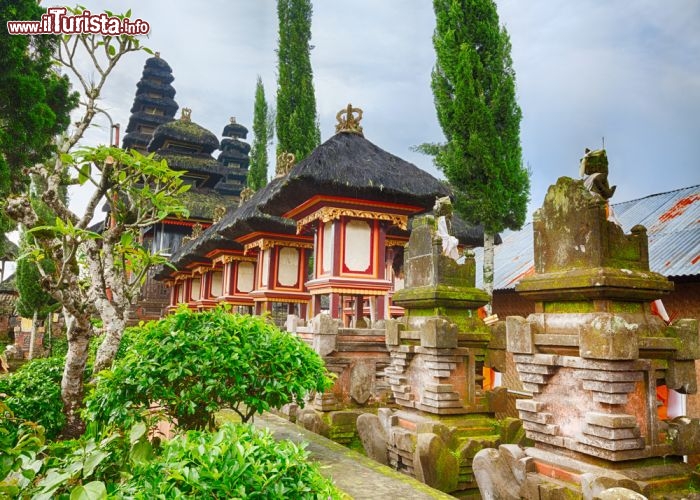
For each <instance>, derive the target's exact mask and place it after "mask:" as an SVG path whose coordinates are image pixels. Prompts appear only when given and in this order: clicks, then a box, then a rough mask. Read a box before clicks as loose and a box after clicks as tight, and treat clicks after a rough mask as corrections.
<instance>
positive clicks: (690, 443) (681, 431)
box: [668, 417, 700, 455]
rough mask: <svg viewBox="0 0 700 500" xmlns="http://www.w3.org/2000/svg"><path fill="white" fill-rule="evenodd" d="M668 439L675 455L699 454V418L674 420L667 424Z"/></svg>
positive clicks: (678, 418)
mask: <svg viewBox="0 0 700 500" xmlns="http://www.w3.org/2000/svg"><path fill="white" fill-rule="evenodd" d="M668 437H669V439H670V441H671V445H672V446H673V451H674V453H676V454H677V455H695V454H697V453H700V418H689V417H677V418H674V419H673V420H671V422H669V424H668Z"/></svg>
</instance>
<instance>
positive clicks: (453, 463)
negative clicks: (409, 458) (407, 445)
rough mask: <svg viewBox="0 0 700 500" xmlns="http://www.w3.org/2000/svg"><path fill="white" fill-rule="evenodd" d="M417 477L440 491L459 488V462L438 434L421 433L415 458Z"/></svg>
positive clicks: (414, 464)
mask: <svg viewBox="0 0 700 500" xmlns="http://www.w3.org/2000/svg"><path fill="white" fill-rule="evenodd" d="M413 466H414V468H415V472H416V479H418V480H419V481H422V482H424V483H425V484H427V485H428V486H432V487H433V488H435V489H438V490H440V491H445V492H450V491H454V490H456V489H457V484H458V479H459V462H457V458H456V457H455V456H454V455H453V454H452V453H451V452H450V449H449V448H448V447H447V445H445V442H444V441H443V440H442V439H441V438H440V436H438V435H437V434H432V433H424V434H419V435H418V439H417V442H416V451H415V453H414V458H413Z"/></svg>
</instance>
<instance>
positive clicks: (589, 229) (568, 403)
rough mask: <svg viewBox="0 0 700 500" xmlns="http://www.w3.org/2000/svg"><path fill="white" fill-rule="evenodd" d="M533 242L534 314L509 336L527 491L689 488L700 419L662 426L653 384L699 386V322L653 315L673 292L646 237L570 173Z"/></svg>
mask: <svg viewBox="0 0 700 500" xmlns="http://www.w3.org/2000/svg"><path fill="white" fill-rule="evenodd" d="M534 239H535V240H534V241H535V271H536V273H535V275H534V276H532V277H529V278H525V279H523V281H522V282H521V283H520V284H519V285H518V287H517V288H516V290H517V291H518V292H519V293H521V294H522V295H524V296H526V297H529V298H531V299H533V300H534V301H535V304H536V307H535V310H536V312H535V314H532V315H530V316H529V317H528V318H527V319H524V318H520V317H509V318H508V319H507V335H506V336H507V349H508V351H509V352H511V353H513V359H514V361H515V366H516V368H517V371H518V373H519V376H520V380H521V382H522V385H523V388H524V389H525V390H526V391H529V392H531V393H532V399H523V400H519V401H518V402H517V409H518V411H519V413H520V418H521V419H522V421H523V427H524V428H525V432H526V435H527V437H528V438H530V439H532V440H533V441H534V443H535V447H534V448H528V449H526V450H525V454H526V455H527V457H529V458H528V459H527V460H528V463H529V465H528V467H527V468H526V471H527V474H525V475H524V476H522V475H521V477H520V478H519V484H520V485H521V490H520V493H519V494H520V495H521V496H522V497H524V498H560V497H563V495H564V493H556V494H555V493H552V492H553V491H555V490H556V491H561V492H568V493H566V494H567V495H572V496H573V497H583V498H597V495H598V494H599V493H601V492H602V491H603V490H604V489H605V488H612V487H622V488H627V489H630V490H633V491H636V492H638V493H641V494H643V495H646V496H652V497H653V496H658V495H659V494H660V492H666V491H669V490H684V489H687V488H689V487H690V486H691V483H692V482H693V481H694V478H693V476H692V474H691V471H690V468H689V467H688V466H686V465H685V464H683V462H682V455H684V454H690V453H698V452H699V451H700V439H698V434H697V432H698V429H700V421H699V420H698V419H676V420H673V421H671V422H667V421H662V420H660V419H659V416H658V413H657V399H656V388H657V386H659V385H667V386H668V387H669V388H671V389H675V390H678V391H680V392H686V393H689V392H694V391H695V390H696V387H695V380H696V377H695V371H694V370H695V365H694V361H693V360H694V359H698V358H700V344H699V342H698V323H697V321H695V320H681V321H678V322H676V323H675V324H673V325H670V326H667V325H666V324H665V323H664V322H663V321H662V320H661V319H660V318H658V317H656V316H654V315H652V314H651V308H650V302H651V301H653V300H655V299H657V298H660V297H661V296H663V295H664V294H665V293H668V292H669V291H670V290H672V288H673V284H672V283H671V282H669V281H668V280H667V279H666V278H664V277H663V276H661V275H658V274H656V273H653V272H650V271H649V259H648V250H647V249H648V243H647V237H646V229H645V228H644V227H642V226H636V227H634V228H633V229H632V233H631V234H624V233H623V231H622V229H621V228H620V227H619V226H617V225H616V224H615V223H613V222H611V221H609V220H608V219H607V216H606V201H605V200H604V199H603V198H602V197H601V196H600V195H598V194H595V193H592V192H590V191H588V190H587V189H586V188H585V186H584V183H583V182H582V181H575V180H573V179H569V178H566V177H564V178H560V179H559V180H558V181H557V183H556V185H554V186H551V187H550V189H549V191H548V192H547V195H546V198H545V202H544V205H543V207H542V208H541V209H540V210H538V211H537V212H536V214H535V218H534ZM681 436H685V437H683V438H682V437H681ZM693 436H694V438H693ZM492 455H493V454H492ZM494 457H496V458H494ZM481 459H483V461H484V462H483V463H484V464H485V465H484V466H487V465H488V464H489V463H491V462H493V461H494V460H501V458H500V455H493V456H487V454H486V453H484V454H482V455H481V456H480V457H479V460H481ZM493 463H496V462H493ZM508 480H514V479H513V477H510V478H509V479H508ZM486 482H487V483H489V484H490V483H491V482H492V481H491V480H489V481H486ZM552 495H554V496H552ZM569 497H570V496H569ZM569 497H567V498H569ZM630 498H631V497H630Z"/></svg>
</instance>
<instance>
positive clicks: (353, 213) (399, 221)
mask: <svg viewBox="0 0 700 500" xmlns="http://www.w3.org/2000/svg"><path fill="white" fill-rule="evenodd" d="M343 216H345V217H355V218H358V219H372V220H385V221H389V222H391V224H392V225H394V226H397V227H398V228H399V229H406V228H407V226H408V216H407V215H396V214H387V213H384V212H372V211H370V210H358V209H355V208H338V207H323V208H319V209H318V210H316V211H315V212H314V213H312V214H309V215H307V216H306V217H304V218H303V219H300V220H298V221H297V234H299V233H300V232H301V231H302V230H303V229H304V227H305V226H306V225H307V224H310V223H311V222H314V221H316V220H319V221H321V222H323V223H325V222H330V221H332V220H337V219H340V218H341V217H343Z"/></svg>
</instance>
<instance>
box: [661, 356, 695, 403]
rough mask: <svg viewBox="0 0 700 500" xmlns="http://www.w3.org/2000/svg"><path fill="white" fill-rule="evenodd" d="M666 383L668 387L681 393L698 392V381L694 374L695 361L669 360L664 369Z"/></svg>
mask: <svg viewBox="0 0 700 500" xmlns="http://www.w3.org/2000/svg"><path fill="white" fill-rule="evenodd" d="M666 385H667V386H668V388H669V389H673V390H674V391H678V392H680V393H681V394H695V393H696V392H698V381H697V377H696V374H695V361H675V360H672V359H671V360H669V362H668V369H667V370H666Z"/></svg>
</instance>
